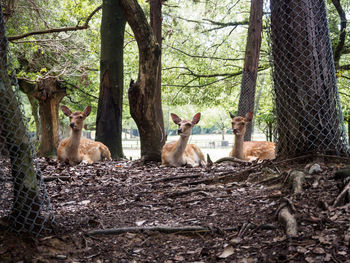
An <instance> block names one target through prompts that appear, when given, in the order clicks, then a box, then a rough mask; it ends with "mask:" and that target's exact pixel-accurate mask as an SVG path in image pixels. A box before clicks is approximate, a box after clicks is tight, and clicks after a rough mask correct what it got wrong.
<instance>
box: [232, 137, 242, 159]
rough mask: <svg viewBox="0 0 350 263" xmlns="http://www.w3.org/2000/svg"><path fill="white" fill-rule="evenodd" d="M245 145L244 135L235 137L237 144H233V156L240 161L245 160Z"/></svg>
mask: <svg viewBox="0 0 350 263" xmlns="http://www.w3.org/2000/svg"><path fill="white" fill-rule="evenodd" d="M243 143H244V135H235V142H234V144H233V156H234V157H236V158H238V159H244V153H243Z"/></svg>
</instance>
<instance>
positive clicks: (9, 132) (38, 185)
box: [0, 3, 54, 235]
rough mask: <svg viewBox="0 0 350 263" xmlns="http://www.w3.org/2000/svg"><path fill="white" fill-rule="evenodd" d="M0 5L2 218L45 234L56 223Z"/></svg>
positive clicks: (20, 229) (18, 229) (24, 229)
mask: <svg viewBox="0 0 350 263" xmlns="http://www.w3.org/2000/svg"><path fill="white" fill-rule="evenodd" d="M1 10H2V9H1V3H0V182H1V183H0V192H1V195H0V196H1V198H0V217H2V218H4V220H3V221H5V222H7V225H8V226H9V227H10V228H11V230H14V231H16V232H30V233H32V234H35V235H41V234H43V233H45V232H49V231H50V229H51V225H52V223H53V220H54V218H53V214H52V212H51V206H50V201H49V198H48V196H47V192H46V188H45V184H44V182H43V178H42V175H41V172H40V170H39V169H38V166H37V163H36V159H35V153H34V146H33V143H32V141H31V139H30V136H29V132H28V129H27V126H26V122H25V119H24V117H23V116H24V115H23V110H22V105H21V103H20V96H19V89H18V85H17V79H16V76H15V74H14V73H12V74H9V72H11V65H10V63H9V58H8V52H7V51H8V41H7V39H6V37H5V26H4V20H3V14H2V11H1Z"/></svg>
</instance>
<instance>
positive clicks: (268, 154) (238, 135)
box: [230, 112, 275, 161]
mask: <svg viewBox="0 0 350 263" xmlns="http://www.w3.org/2000/svg"><path fill="white" fill-rule="evenodd" d="M230 116H231V118H232V132H233V134H234V135H235V141H234V145H233V149H232V151H231V152H230V157H236V158H238V159H241V160H250V161H251V160H255V159H258V160H263V159H274V158H275V144H274V143H273V142H267V141H246V142H245V141H244V134H245V132H246V124H247V123H248V122H251V121H252V119H253V113H252V112H248V113H247V114H246V115H245V117H241V116H237V117H235V116H234V115H233V114H232V113H231V112H230Z"/></svg>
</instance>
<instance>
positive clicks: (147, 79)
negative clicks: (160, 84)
mask: <svg viewBox="0 0 350 263" xmlns="http://www.w3.org/2000/svg"><path fill="white" fill-rule="evenodd" d="M120 3H121V7H122V10H123V13H124V16H125V18H126V20H127V21H128V23H129V25H130V27H131V28H132V30H133V32H134V34H135V38H136V41H137V44H138V48H139V75H138V79H137V81H136V82H134V81H132V82H131V83H130V87H129V104H130V113H131V116H132V118H133V119H134V120H135V122H136V124H137V127H138V129H139V133H140V140H141V159H142V160H143V161H145V162H148V161H160V159H161V150H162V147H163V145H164V142H165V139H166V138H165V135H164V123H163V117H162V116H163V113H162V104H161V96H160V92H161V91H160V90H157V79H158V77H157V74H158V67H159V66H160V64H159V58H160V55H161V48H160V46H159V44H157V43H156V40H155V37H154V34H153V32H152V28H151V27H150V25H149V24H148V23H147V19H146V17H145V14H144V13H143V11H142V9H141V7H140V6H139V4H138V3H137V1H136V0H121V1H120Z"/></svg>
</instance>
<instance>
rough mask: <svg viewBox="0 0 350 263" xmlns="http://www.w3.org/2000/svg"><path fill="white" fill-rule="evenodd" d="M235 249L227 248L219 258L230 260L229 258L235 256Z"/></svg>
mask: <svg viewBox="0 0 350 263" xmlns="http://www.w3.org/2000/svg"><path fill="white" fill-rule="evenodd" d="M233 253H234V249H233V247H232V246H227V247H225V249H224V251H223V252H222V253H221V255H220V256H219V258H228V257H229V256H231V255H233Z"/></svg>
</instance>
